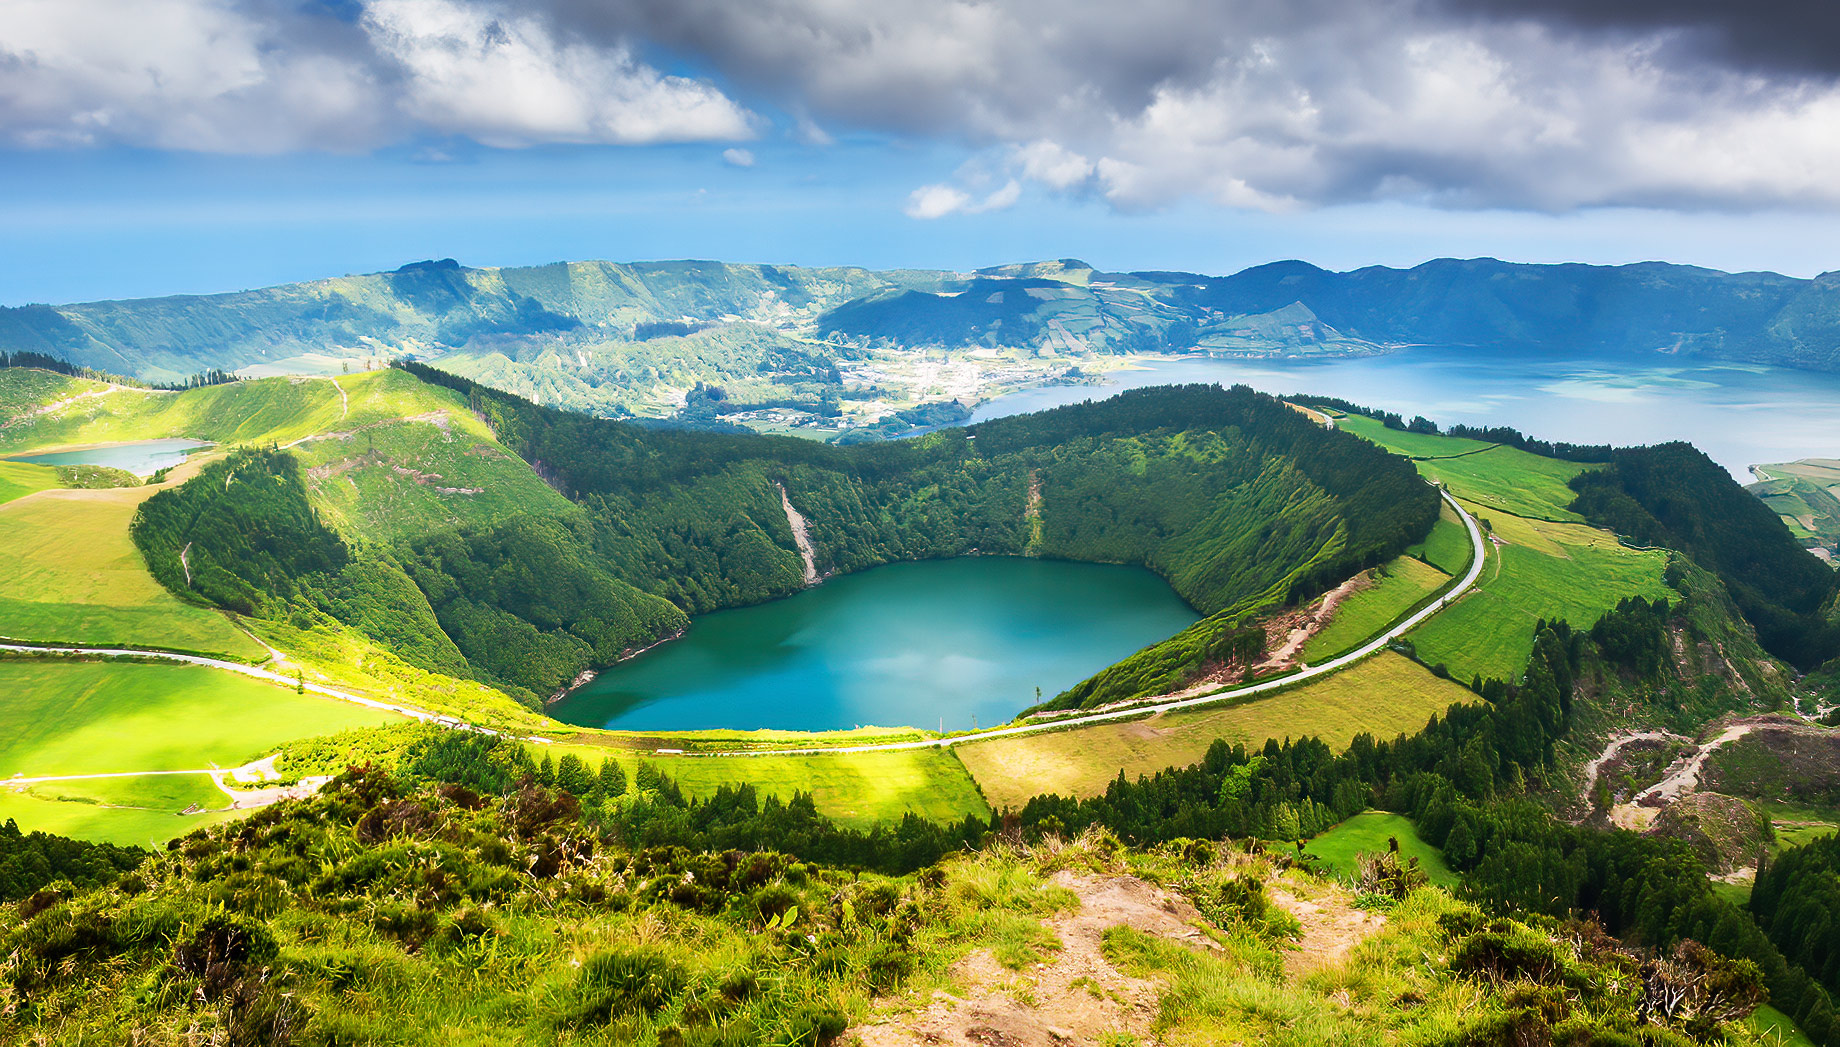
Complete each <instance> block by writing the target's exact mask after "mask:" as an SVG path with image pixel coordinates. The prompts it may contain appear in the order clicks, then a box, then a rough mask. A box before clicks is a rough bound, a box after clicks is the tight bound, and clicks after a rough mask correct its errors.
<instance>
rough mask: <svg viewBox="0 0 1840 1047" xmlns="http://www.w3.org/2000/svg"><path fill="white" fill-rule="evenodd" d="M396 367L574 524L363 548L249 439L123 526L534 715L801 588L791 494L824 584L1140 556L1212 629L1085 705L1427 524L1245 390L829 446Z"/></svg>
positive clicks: (236, 599) (1423, 502) (221, 587)
mask: <svg viewBox="0 0 1840 1047" xmlns="http://www.w3.org/2000/svg"><path fill="white" fill-rule="evenodd" d="M409 369H410V370H412V371H413V372H414V373H416V374H418V375H421V376H422V377H424V378H428V379H431V380H434V381H439V382H441V383H443V384H447V385H451V386H454V387H457V388H460V389H463V390H464V391H465V392H466V394H467V395H468V398H469V400H470V403H471V406H472V407H473V409H474V410H476V411H478V412H479V413H480V414H481V415H482V416H483V417H485V418H486V419H487V420H488V422H489V423H490V424H491V425H492V427H493V429H494V430H495V431H496V432H497V433H498V435H499V437H500V439H501V440H502V441H503V442H505V443H506V444H507V445H508V446H510V447H511V448H512V449H513V450H515V451H516V452H517V453H518V454H519V455H520V456H522V457H523V458H524V460H525V461H527V462H528V463H529V464H530V466H531V467H532V468H533V469H535V470H536V471H537V472H538V473H539V474H540V475H542V476H543V477H544V478H546V479H547V480H549V481H550V482H551V484H552V485H554V486H555V487H557V488H558V489H560V490H562V491H563V492H564V493H566V494H567V495H569V496H570V497H571V498H573V499H574V500H575V502H576V503H577V504H578V505H579V506H581V508H582V510H583V512H581V513H580V514H577V515H573V516H568V517H561V518H550V517H545V518H538V517H515V518H512V519H510V520H509V521H507V522H504V523H502V524H499V525H497V526H493V527H490V528H461V529H456V530H452V531H443V532H438V533H434V534H429V535H423V536H419V537H416V538H414V539H405V540H402V541H400V542H397V543H394V544H388V545H377V544H371V545H367V546H366V547H364V548H354V547H352V546H350V545H348V544H347V543H346V542H345V541H344V540H342V539H341V538H340V537H339V536H338V535H337V534H335V533H334V532H333V531H332V530H330V529H329V528H328V527H327V526H326V525H325V524H323V523H322V522H321V520H320V519H319V517H318V515H317V514H316V512H315V510H314V507H313V505H312V503H311V501H310V497H309V494H308V492H307V488H306V485H305V483H304V478H303V477H302V475H301V467H300V464H299V462H298V460H297V459H296V458H295V457H294V456H293V455H292V454H290V453H289V452H287V451H285V450H280V449H274V448H269V449H252V448H245V449H241V450H237V451H235V452H233V453H232V454H231V455H230V456H229V457H228V458H227V459H225V460H223V461H220V462H216V463H213V464H211V465H209V466H207V467H206V468H205V470H204V471H203V472H202V473H201V475H200V476H199V477H198V478H197V479H195V480H193V481H191V482H188V483H186V484H184V485H182V486H180V487H178V488H176V489H173V490H168V491H162V492H160V493H159V494H157V495H155V496H154V497H153V498H151V499H149V500H148V501H147V502H146V503H145V504H144V505H143V507H142V508H141V510H140V512H139V514H138V516H137V517H136V520H135V523H134V527H133V535H134V538H135V541H136V542H137V543H138V544H139V546H140V548H141V549H142V551H143V553H144V554H145V556H146V558H147V562H148V564H149V565H150V566H151V568H152V570H153V572H154V574H155V576H156V577H158V578H159V579H160V580H161V581H162V582H163V583H164V584H165V585H166V586H167V587H168V588H170V589H172V590H173V591H174V592H177V593H181V594H184V595H186V596H188V597H190V598H193V599H198V600H202V601H205V602H208V603H211V604H214V605H216V606H219V607H223V608H226V609H228V610H232V611H235V612H237V613H239V614H244V615H252V616H258V617H266V618H270V619H275V620H281V619H285V620H289V621H291V622H293V623H294V624H296V625H309V624H312V622H314V621H315V620H317V619H316V617H315V616H317V615H323V616H326V617H329V618H330V619H333V620H336V621H338V622H342V623H344V624H345V625H347V626H350V627H352V628H354V629H356V630H358V631H359V632H362V633H364V634H365V635H367V636H370V637H371V638H372V639H374V640H376V641H377V642H378V643H380V644H382V645H384V646H385V647H387V648H389V649H390V650H392V651H394V652H395V653H396V654H398V655H399V656H400V657H402V658H404V659H405V660H407V661H409V662H410V663H412V664H415V665H418V666H420V667H422V668H425V669H429V670H433V671H437V672H442V673H446V674H449V675H455V676H465V677H474V678H477V679H480V680H483V681H486V682H489V683H492V684H494V685H496V686H498V687H500V688H502V689H504V690H505V691H506V692H507V693H510V694H512V695H514V696H515V697H517V698H519V699H520V700H522V701H523V702H525V703H526V704H528V705H531V706H533V707H534V706H537V705H539V704H540V703H541V702H542V700H543V699H545V698H546V697H548V696H549V695H551V694H553V693H555V692H556V691H558V690H560V689H561V688H563V687H564V686H566V685H567V683H568V682H569V681H570V680H571V679H572V678H574V677H575V676H576V675H577V674H579V673H580V672H581V671H582V670H584V669H589V668H594V667H598V666H604V665H607V664H610V663H612V662H614V661H616V660H618V659H619V658H620V657H621V656H622V655H623V653H625V652H627V651H629V650H632V649H636V648H639V647H643V646H646V645H649V644H651V643H653V642H655V641H656V640H658V639H659V638H661V637H664V636H668V635H670V634H672V633H674V632H677V631H680V630H681V629H683V628H684V627H685V625H686V624H687V615H689V614H699V613H703V612H707V611H711V610H716V609H720V608H724V607H733V606H737V605H743V604H750V603H758V602H760V601H763V600H767V599H772V598H774V597H778V596H783V595H787V594H789V593H792V592H795V591H797V590H798V589H800V588H802V587H803V586H804V585H805V584H806V583H805V579H804V574H803V565H802V562H801V559H800V555H799V553H798V551H797V547H796V544H795V541H794V538H793V535H792V532H791V528H790V525H789V524H788V522H787V517H786V512H785V508H784V504H783V501H782V500H783V499H789V500H790V501H791V502H792V503H793V504H794V505H795V506H796V508H797V509H798V510H799V512H800V513H802V514H803V515H804V517H805V519H806V521H807V524H808V530H809V535H810V538H811V541H812V543H813V546H814V550H813V551H814V557H815V560H816V563H817V567H818V570H819V571H820V572H821V573H824V574H830V573H840V572H848V571H856V570H861V569H863V568H866V567H871V566H875V565H877V564H882V563H889V562H893V561H903V560H918V559H929V558H939V557H948V556H961V555H967V554H978V553H982V554H1002V555H1033V556H1045V557H1059V558H1065V559H1074V560H1088V561H1100V562H1108V563H1127V564H1138V565H1142V566H1145V567H1148V568H1150V569H1151V570H1153V571H1156V572H1157V573H1158V574H1160V575H1162V576H1163V577H1164V578H1166V579H1168V581H1169V582H1170V584H1171V585H1172V586H1173V587H1174V588H1175V590H1176V591H1177V592H1178V593H1180V594H1181V595H1182V597H1183V598H1184V599H1186V600H1187V601H1189V603H1190V604H1192V605H1194V606H1195V607H1196V608H1198V609H1200V610H1201V611H1202V612H1203V613H1205V614H1207V615H1209V616H1210V617H1209V618H1208V620H1207V621H1206V622H1205V623H1203V625H1202V626H1201V627H1199V628H1198V629H1195V630H1190V631H1189V632H1188V633H1185V634H1183V636H1181V637H1177V638H1175V639H1174V640H1173V641H1171V643H1170V644H1168V645H1166V646H1164V647H1163V648H1161V649H1155V650H1153V652H1151V653H1149V654H1147V655H1146V656H1145V657H1146V658H1147V659H1148V660H1149V661H1151V662H1154V664H1155V671H1153V672H1141V671H1138V670H1137V669H1135V668H1132V669H1127V670H1126V671H1124V672H1121V673H1113V674H1111V675H1109V676H1107V677H1105V678H1104V679H1103V680H1102V681H1099V682H1097V683H1094V684H1091V685H1083V686H1082V687H1081V688H1080V689H1078V690H1077V691H1076V692H1071V693H1070V694H1069V695H1066V696H1063V697H1062V698H1061V699H1058V700H1057V701H1058V702H1059V704H1062V705H1067V706H1075V705H1082V704H1094V703H1097V702H1102V701H1108V700H1115V699H1117V698H1128V697H1134V696H1136V695H1138V694H1142V693H1146V692H1150V691H1155V690H1159V689H1166V688H1168V687H1171V686H1176V685H1179V684H1181V683H1182V682H1183V681H1184V680H1185V679H1186V678H1187V677H1189V676H1192V675H1193V674H1195V673H1196V672H1198V671H1200V670H1201V669H1202V668H1203V667H1204V666H1205V665H1206V664H1207V663H1208V662H1209V661H1210V660H1214V659H1218V658H1220V657H1222V656H1231V654H1232V652H1234V651H1239V650H1241V649H1242V648H1246V647H1247V645H1248V643H1249V642H1251V640H1252V639H1253V636H1254V634H1255V632H1256V630H1252V629H1250V628H1249V627H1248V625H1247V621H1248V619H1249V617H1250V616H1251V615H1252V614H1254V613H1256V612H1259V611H1262V610H1266V609H1269V608H1271V607H1273V606H1275V605H1278V604H1282V603H1287V602H1291V601H1295V600H1300V599H1304V598H1307V597H1309V596H1312V595H1314V594H1315V593H1317V592H1320V591H1322V590H1323V589H1325V588H1328V587H1330V586H1333V585H1334V584H1337V583H1338V582H1340V581H1341V580H1342V579H1344V578H1346V577H1347V576H1349V575H1351V574H1354V573H1356V572H1358V571H1360V570H1362V569H1363V568H1365V567H1368V566H1371V565H1373V564H1375V563H1380V562H1383V561H1385V560H1386V559H1389V558H1391V557H1392V556H1395V555H1397V554H1398V553H1399V552H1400V551H1401V550H1403V549H1404V548H1405V547H1406V546H1408V545H1410V544H1411V543H1412V542H1414V541H1417V540H1418V539H1419V538H1420V537H1422V536H1423V535H1424V534H1425V532H1426V531H1427V530H1429V528H1430V526H1431V524H1432V522H1433V521H1434V520H1435V519H1436V515H1437V495H1436V492H1435V491H1434V490H1433V489H1432V488H1431V487H1430V486H1428V485H1426V484H1425V483H1423V482H1422V481H1420V480H1419V479H1418V477H1417V475H1416V473H1415V472H1414V471H1413V470H1412V468H1411V466H1410V464H1409V463H1406V462H1404V461H1402V460H1400V459H1398V458H1396V457H1393V456H1391V455H1388V454H1386V453H1385V452H1384V451H1382V450H1380V449H1379V448H1377V447H1375V446H1373V445H1371V444H1369V443H1367V442H1366V441H1363V440H1360V439H1357V438H1355V437H1352V436H1349V435H1347V434H1343V433H1339V432H1329V431H1326V430H1324V429H1322V428H1320V427H1319V426H1316V425H1314V424H1313V423H1311V422H1310V421H1309V420H1308V419H1306V418H1304V417H1303V416H1302V415H1300V414H1298V413H1297V412H1295V411H1293V410H1290V409H1289V408H1287V407H1285V406H1284V405H1283V404H1282V403H1280V402H1279V401H1276V400H1273V399H1272V398H1270V397H1267V396H1263V395H1261V394H1258V393H1254V392H1252V391H1251V390H1249V389H1246V388H1243V387H1239V388H1235V389H1231V390H1223V389H1221V388H1219V387H1217V386H1189V387H1181V388H1166V389H1147V390H1138V391H1134V392H1131V393H1126V394H1124V395H1122V396H1120V397H1117V398H1115V399H1112V400H1108V401H1104V402H1101V403H1087V404H1080V405H1074V406H1070V407H1064V408H1059V409H1056V410H1053V411H1047V412H1043V413H1041V414H1037V415H1030V416H1025V417H1020V418H1009V419H1003V420H1001V421H995V422H988V423H985V424H982V425H979V426H975V427H973V428H970V429H950V430H944V431H940V432H936V433H931V434H928V435H925V436H922V437H918V438H915V439H912V440H904V441H897V442H889V443H878V444H866V445H859V446H852V447H835V446H829V445H824V444H819V443H814V442H811V441H803V440H795V439H790V438H775V437H762V436H754V435H751V434H749V435H731V434H723V433H710V432H699V431H690V430H670V429H662V430H661V429H653V428H646V427H641V426H637V425H631V424H627V423H623V422H618V421H610V420H603V419H595V418H589V417H587V416H584V415H578V414H570V413H565V412H560V411H553V410H549V409H547V408H542V407H538V406H536V405H534V404H531V403H529V402H528V401H525V400H521V399H518V398H516V397H512V396H509V395H506V394H503V393H497V392H493V391H491V390H488V389H485V388H484V387H481V386H477V385H474V384H472V383H470V382H467V381H466V380H464V379H457V378H454V377H452V376H448V375H444V374H442V373H440V372H438V371H432V370H430V369H428V368H424V367H420V366H418V365H409ZM1243 653H1252V652H1250V651H1249V650H1248V651H1244V652H1243Z"/></svg>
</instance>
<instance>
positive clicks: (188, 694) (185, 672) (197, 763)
mask: <svg viewBox="0 0 1840 1047" xmlns="http://www.w3.org/2000/svg"><path fill="white" fill-rule="evenodd" d="M398 720H400V717H397V716H395V715H394V714H391V713H385V712H380V711H377V710H374V709H366V708H362V707H360V706H356V705H352V704H350V703H347V702H340V701H334V700H332V699H329V698H316V697H313V696H311V695H299V694H295V693H294V692H293V691H291V690H289V689H286V688H283V687H278V686H274V685H272V684H267V683H263V682H261V681H259V680H252V679H249V678H247V677H243V676H238V675H236V674H235V673H229V672H224V671H222V670H218V669H207V668H204V667H202V666H182V665H153V664H141V663H127V662H78V661H66V660H60V659H31V660H23V659H22V660H0V778H7V777H11V776H13V775H16V774H23V775H25V776H26V777H39V776H48V775H67V774H110V773H116V772H122V771H173V770H191V769H199V768H208V767H210V766H212V765H213V764H216V765H220V766H224V767H234V766H238V765H240V764H243V763H246V762H248V761H249V760H252V759H255V758H256V757H259V756H261V755H263V754H264V753H268V752H272V751H274V750H275V749H276V748H277V747H279V746H280V745H281V744H282V743H283V742H286V741H289V740H291V739H294V738H300V737H304V736H307V735H313V734H322V733H326V732H330V731H338V730H344V729H347V728H352V727H363V726H370V725H375V724H382V723H387V722H392V721H398ZM21 824H24V823H21ZM27 828H36V826H27Z"/></svg>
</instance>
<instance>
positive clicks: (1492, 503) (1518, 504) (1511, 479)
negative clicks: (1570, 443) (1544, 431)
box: [1416, 447, 1589, 521]
mask: <svg viewBox="0 0 1840 1047" xmlns="http://www.w3.org/2000/svg"><path fill="white" fill-rule="evenodd" d="M1416 464H1417V465H1418V471H1419V472H1420V473H1422V474H1423V475H1425V476H1426V477H1428V478H1430V479H1433V480H1436V481H1438V482H1439V483H1443V484H1446V485H1447V486H1449V487H1450V490H1451V492H1452V493H1453V494H1456V495H1458V496H1460V497H1462V498H1464V499H1467V500H1468V501H1471V502H1475V503H1477V504H1479V505H1481V506H1483V507H1484V508H1487V509H1498V510H1502V511H1504V512H1510V513H1513V514H1515V515H1516V516H1529V517H1535V518H1538V519H1542V520H1564V521H1577V520H1581V519H1583V517H1581V516H1579V515H1578V514H1577V513H1574V512H1572V511H1571V510H1570V509H1568V508H1566V507H1567V506H1569V505H1571V504H1572V499H1574V498H1576V497H1578V496H1577V494H1576V493H1575V492H1574V491H1573V490H1572V489H1571V488H1570V487H1567V486H1566V482H1567V481H1568V480H1570V479H1571V478H1572V477H1574V476H1577V475H1578V474H1579V473H1581V472H1584V471H1585V469H1587V468H1589V466H1585V465H1581V464H1579V463H1577V462H1562V461H1559V460H1558V459H1556V458H1542V457H1540V456H1539V455H1537V454H1528V453H1527V452H1526V451H1521V450H1516V449H1515V448H1512V447H1497V448H1494V449H1492V450H1488V451H1483V452H1482V453H1480V454H1470V455H1464V456H1463V457H1461V458H1441V459H1436V460H1433V461H1421V462H1418V463H1416Z"/></svg>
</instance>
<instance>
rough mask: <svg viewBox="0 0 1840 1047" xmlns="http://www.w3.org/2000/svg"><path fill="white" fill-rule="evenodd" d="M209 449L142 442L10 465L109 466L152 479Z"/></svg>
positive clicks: (23, 458) (25, 458)
mask: <svg viewBox="0 0 1840 1047" xmlns="http://www.w3.org/2000/svg"><path fill="white" fill-rule="evenodd" d="M209 446H211V445H210V444H205V443H199V442H198V441H196V440H140V441H137V442H135V443H127V444H107V445H105V446H102V447H91V448H88V449H86V450H82V451H55V452H52V453H51V454H24V455H19V456H18V457H14V458H8V459H7V461H9V462H32V463H34V464H37V465H106V466H108V467H109V468H111V469H125V470H127V471H128V472H131V473H133V474H134V475H136V476H152V475H153V474H154V473H157V472H159V471H160V470H161V469H164V468H166V467H167V466H169V465H178V464H179V463H180V462H183V461H185V456H186V455H188V454H190V453H191V452H192V451H194V450H196V449H197V448H200V447H209Z"/></svg>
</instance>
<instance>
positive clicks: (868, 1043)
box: [843, 872, 1219, 1047]
mask: <svg viewBox="0 0 1840 1047" xmlns="http://www.w3.org/2000/svg"><path fill="white" fill-rule="evenodd" d="M1054 882H1055V884H1057V885H1059V886H1061V887H1065V888H1067V889H1068V890H1071V891H1073V892H1074V893H1075V894H1076V895H1078V896H1079V899H1080V908H1079V909H1078V910H1077V911H1075V912H1072V913H1066V914H1063V915H1061V916H1058V917H1056V918H1054V919H1051V920H1049V921H1047V927H1048V929H1049V930H1051V931H1053V932H1054V935H1055V937H1057V938H1058V939H1060V942H1061V948H1060V950H1059V951H1057V952H1054V953H1051V954H1049V955H1048V958H1047V959H1046V960H1045V961H1044V962H1042V963H1038V964H1035V965H1034V966H1031V967H1028V968H1026V969H1024V970H1021V971H1012V970H1009V969H1008V968H1005V967H1003V966H1001V965H1000V964H998V963H997V962H996V960H995V959H993V958H992V957H991V955H990V953H988V952H986V951H983V950H979V951H977V952H974V953H972V954H971V955H969V956H967V957H965V958H964V959H963V960H960V961H959V962H958V963H956V964H954V965H953V967H952V975H953V978H954V980H955V981H956V982H958V983H959V984H961V985H964V986H966V989H965V991H964V992H963V993H962V994H961V995H954V994H952V993H948V992H945V991H943V990H942V991H939V992H936V993H934V994H933V998H932V999H931V1000H929V1001H926V1002H925V1003H924V1004H922V1005H921V1006H920V1007H919V1008H918V1009H916V1010H913V1011H909V1012H906V1013H896V1014H891V1015H888V1016H886V1017H884V1018H882V1019H881V1020H880V1021H879V1022H877V1023H876V1024H873V1025H865V1026H861V1027H859V1028H856V1029H853V1030H851V1032H852V1033H854V1034H855V1035H857V1036H859V1037H861V1042H862V1043H863V1045H864V1047H910V1045H916V1044H929V1045H930V1044H953V1045H977V1047H998V1045H1001V1047H1068V1045H1072V1044H1099V1043H1104V1042H1107V1037H1115V1036H1117V1035H1118V1034H1124V1035H1129V1036H1135V1037H1137V1042H1143V1043H1149V1042H1151V1040H1150V1025H1151V1022H1153V1021H1154V1020H1155V1018H1156V1012H1157V1006H1158V1000H1159V999H1160V998H1161V995H1162V991H1163V986H1162V983H1161V982H1159V981H1156V980H1152V979H1146V978H1133V977H1131V976H1130V975H1127V974H1125V973H1124V972H1122V971H1120V970H1119V969H1118V968H1116V967H1114V966H1112V964H1111V962H1110V961H1109V960H1107V959H1106V958H1105V955H1104V953H1103V952H1102V951H1101V949H1100V944H1101V942H1102V940H1103V938H1104V935H1105V932H1106V931H1108V930H1110V929H1111V928H1113V927H1120V926H1124V927H1132V928H1135V929H1136V930H1139V931H1142V932H1143V933H1145V934H1150V935H1156V936H1158V937H1162V938H1168V939H1171V940H1174V941H1178V942H1181V943H1182V944H1184V945H1187V946H1188V947H1190V948H1193V949H1217V948H1219V947H1218V946H1216V945H1215V944H1214V942H1213V941H1212V940H1211V939H1209V938H1208V937H1207V936H1206V935H1205V934H1203V933H1202V932H1201V931H1200V929H1199V928H1198V927H1196V926H1195V924H1196V923H1197V922H1199V921H1200V920H1201V914H1200V913H1199V912H1197V911H1196V910H1195V907H1194V906H1192V905H1190V904H1189V903H1188V902H1187V901H1185V900H1183V899H1182V898H1179V897H1177V896H1175V895H1172V894H1170V893H1169V892H1167V891H1165V890H1163V889H1162V888H1160V887H1157V886H1155V885H1154V884H1151V883H1148V882H1146V881H1144V880H1140V879H1138V878H1137V877H1135V876H1093V875H1079V874H1075V873H1070V872H1061V873H1057V874H1055V876H1054ZM848 1036H849V1034H846V1035H845V1038H844V1041H843V1042H848Z"/></svg>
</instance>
